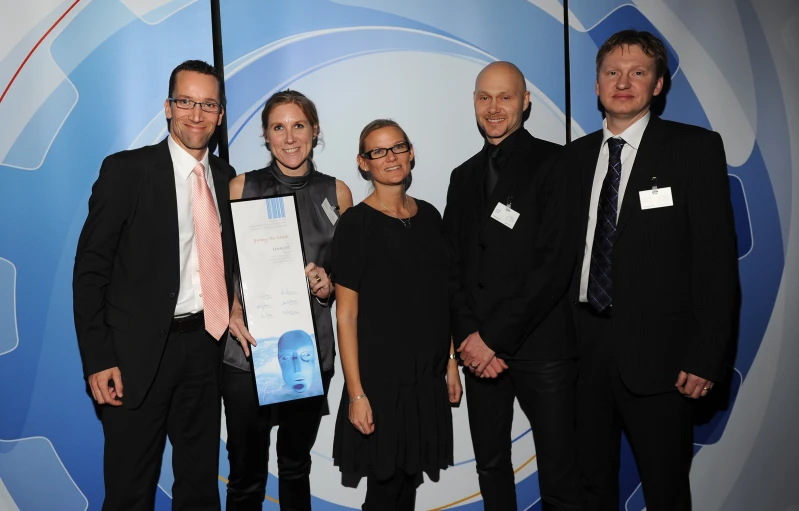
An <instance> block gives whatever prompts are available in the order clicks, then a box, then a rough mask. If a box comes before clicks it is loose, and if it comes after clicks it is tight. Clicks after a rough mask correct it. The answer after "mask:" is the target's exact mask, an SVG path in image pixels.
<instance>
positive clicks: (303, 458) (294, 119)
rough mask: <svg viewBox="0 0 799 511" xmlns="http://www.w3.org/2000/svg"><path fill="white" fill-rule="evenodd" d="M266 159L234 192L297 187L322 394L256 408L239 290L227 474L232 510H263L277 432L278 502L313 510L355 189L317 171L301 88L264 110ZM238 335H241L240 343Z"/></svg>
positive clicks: (230, 367)
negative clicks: (315, 452) (347, 219)
mask: <svg viewBox="0 0 799 511" xmlns="http://www.w3.org/2000/svg"><path fill="white" fill-rule="evenodd" d="M261 125H262V127H263V130H264V131H263V133H264V140H265V141H266V147H267V149H269V152H270V153H271V156H272V161H271V162H270V164H269V166H267V167H266V168H263V169H260V170H253V171H251V172H247V173H245V174H242V175H239V176H237V177H235V178H234V179H233V180H232V181H231V182H230V198H231V199H238V198H248V197H261V196H264V195H272V194H278V193H290V192H294V193H295V195H296V197H297V211H298V213H299V217H300V222H301V223H302V234H303V249H304V251H305V256H306V258H307V259H308V261H313V262H309V263H308V266H306V268H305V274H306V276H307V277H308V281H309V284H310V287H311V293H313V295H314V296H315V297H316V300H314V302H313V314H314V321H315V323H316V335H317V339H316V340H317V344H318V345H319V353H320V366H321V369H322V381H323V386H324V389H325V396H320V397H311V398H305V399H300V400H297V401H289V402H286V403H281V404H279V405H272V406H262V407H260V408H259V407H258V398H257V396H256V394H255V389H254V387H253V385H252V375H251V374H250V373H249V371H250V364H249V362H248V360H247V357H249V354H250V351H249V344H253V345H254V344H255V340H254V339H253V338H252V336H251V335H250V333H249V332H248V331H247V328H246V326H245V325H244V320H243V318H242V309H241V304H240V302H239V300H238V297H235V299H234V303H233V311H232V312H231V317H230V333H231V335H232V336H233V341H232V342H231V341H230V340H228V342H227V343H226V345H225V348H224V363H223V364H222V397H223V398H224V401H225V417H226V425H227V433H228V439H227V450H228V460H229V461H230V477H229V480H228V487H227V509H228V511H234V510H236V511H238V510H256V509H257V510H259V511H260V509H261V507H262V503H263V500H264V494H265V490H266V478H267V461H268V456H269V433H270V430H271V429H272V426H275V425H279V426H280V429H278V433H277V465H278V478H279V483H278V486H279V488H278V491H279V493H280V509H286V510H289V509H290V510H298V509H302V510H308V511H310V509H311V488H310V480H309V475H310V472H311V447H313V444H314V442H315V441H316V434H317V431H318V430H319V423H320V421H321V419H322V415H325V414H327V413H328V408H327V388H328V385H329V383H330V378H331V377H332V376H333V360H334V358H335V349H334V344H335V341H334V339H333V323H332V318H331V314H330V304H331V303H332V296H331V293H332V291H333V289H332V283H331V282H330V278H329V277H328V275H327V273H326V271H325V268H330V259H331V244H332V243H331V242H332V240H333V232H334V231H335V224H336V223H337V216H338V215H337V211H339V210H340V212H341V213H343V212H344V211H345V210H346V209H347V208H349V207H350V206H352V195H351V194H350V190H349V188H347V185H345V184H344V183H343V182H341V181H338V180H336V179H335V178H333V177H330V176H326V175H325V174H322V173H321V172H318V171H317V170H316V166H315V165H314V163H313V160H312V155H313V148H314V147H316V144H317V141H318V140H319V116H318V114H317V112H316V106H315V105H314V104H313V102H312V101H311V100H310V99H308V98H307V97H305V96H304V95H303V94H301V93H299V92H297V91H290V90H287V91H282V92H278V93H275V94H274V95H272V97H271V98H269V99H268V100H267V102H266V104H265V105H264V109H263V112H262V113H261ZM235 340H238V341H239V342H238V343H236V342H235Z"/></svg>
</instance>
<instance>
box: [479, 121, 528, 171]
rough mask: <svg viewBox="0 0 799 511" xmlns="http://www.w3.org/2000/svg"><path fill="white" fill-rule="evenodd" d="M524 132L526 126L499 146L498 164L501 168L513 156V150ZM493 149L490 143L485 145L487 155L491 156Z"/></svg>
mask: <svg viewBox="0 0 799 511" xmlns="http://www.w3.org/2000/svg"><path fill="white" fill-rule="evenodd" d="M522 131H524V126H519V129H517V130H516V131H514V132H513V133H511V134H510V135H508V136H507V137H505V138H504V139H503V140H502V142H500V143H499V144H498V151H499V152H498V153H497V160H498V161H497V163H498V164H499V166H500V167H501V166H502V165H503V164H504V163H505V162H506V161H507V159H508V157H509V156H510V155H511V154H513V149H514V148H515V147H516V145H517V144H518V142H519V140H520V139H521V135H522ZM492 147H493V145H492V144H489V143H488V141H486V143H485V147H484V150H485V152H486V155H490V154H491V153H490V151H491V148H492Z"/></svg>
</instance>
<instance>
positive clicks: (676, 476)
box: [563, 30, 738, 511]
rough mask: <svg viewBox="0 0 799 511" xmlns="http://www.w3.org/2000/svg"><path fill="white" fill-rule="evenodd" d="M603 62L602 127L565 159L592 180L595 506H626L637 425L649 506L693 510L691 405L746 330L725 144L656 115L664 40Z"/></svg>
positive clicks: (587, 291)
mask: <svg viewBox="0 0 799 511" xmlns="http://www.w3.org/2000/svg"><path fill="white" fill-rule="evenodd" d="M596 63H597V79H596V93H597V95H598V96H599V101H600V102H601V104H602V106H603V107H604V110H605V121H604V125H603V128H602V129H601V130H599V131H597V132H595V133H592V134H590V135H587V136H585V137H583V138H581V139H579V140H577V141H575V142H574V143H572V144H571V145H570V146H569V148H568V150H567V154H566V156H565V158H564V160H563V163H564V165H565V166H564V167H563V168H564V169H571V170H572V171H574V170H577V171H578V172H579V179H580V180H581V184H580V185H579V186H578V190H579V193H580V194H581V198H580V200H579V203H575V204H574V208H575V209H578V210H579V213H580V218H581V220H582V221H581V231H580V233H579V234H578V240H579V243H580V244H581V248H580V249H579V252H580V254H581V256H582V257H580V263H581V264H579V265H578V268H577V271H576V276H575V278H574V279H573V284H572V292H571V293H572V300H573V303H574V304H575V305H576V307H577V312H576V317H577V324H578V335H579V342H578V344H579V354H580V359H579V360H580V362H579V379H578V385H577V395H578V397H577V403H578V404H577V407H578V408H577V409H578V411H577V416H578V435H579V449H578V452H579V460H580V462H579V463H580V468H581V473H582V480H583V484H584V487H585V489H586V494H587V507H586V509H589V510H613V511H616V510H617V509H618V505H619V504H618V502H619V488H618V470H619V456H620V454H619V449H620V441H621V431H622V428H624V430H625V431H626V432H627V435H628V439H629V441H630V444H631V445H632V449H633V453H634V455H635V460H636V463H637V465H638V469H639V472H640V475H641V481H642V485H643V492H644V499H645V501H646V507H647V509H648V510H649V511H658V510H668V511H678V510H688V509H690V507H691V495H690V488H689V480H688V472H689V468H690V464H691V458H692V455H693V450H692V449H693V442H692V431H693V430H692V423H691V402H692V400H693V399H697V398H699V397H701V396H705V395H707V393H708V392H710V391H711V389H712V388H713V382H715V381H718V380H720V379H721V378H723V377H724V373H725V357H726V355H727V353H728V350H729V346H730V344H731V342H732V341H733V331H734V326H735V324H736V321H737V316H736V314H737V307H736V300H737V284H738V273H737V272H738V263H737V251H736V240H735V230H734V225H733V215H732V206H731V203H730V196H729V182H728V177H727V166H726V160H725V156H724V146H723V145H722V141H721V137H719V135H718V134H717V133H714V132H711V131H707V130H705V129H702V128H698V127H695V126H689V125H685V124H679V123H676V122H669V121H663V120H660V119H659V118H657V117H655V116H653V115H651V113H650V104H651V103H652V99H653V98H654V97H656V96H658V95H659V94H660V93H661V92H662V90H663V80H664V76H665V74H666V72H667V71H668V66H667V53H666V48H665V46H664V45H663V43H662V42H661V41H660V40H659V39H657V38H656V37H655V36H653V35H652V34H650V33H648V32H637V31H635V30H627V31H623V32H619V33H617V34H615V35H613V36H611V37H610V39H608V40H607V41H606V42H605V43H604V45H603V46H602V47H601V48H600V49H599V52H598V53H597V58H596ZM583 243H584V245H583Z"/></svg>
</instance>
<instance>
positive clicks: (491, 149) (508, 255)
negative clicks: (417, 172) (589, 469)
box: [444, 62, 580, 511]
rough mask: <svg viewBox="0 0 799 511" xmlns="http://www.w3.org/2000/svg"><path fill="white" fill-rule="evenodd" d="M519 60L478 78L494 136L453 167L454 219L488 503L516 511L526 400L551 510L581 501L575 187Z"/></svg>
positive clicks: (483, 117)
mask: <svg viewBox="0 0 799 511" xmlns="http://www.w3.org/2000/svg"><path fill="white" fill-rule="evenodd" d="M526 83H527V82H526V81H525V79H524V76H523V75H522V73H521V71H520V70H519V68H517V67H516V66H515V65H513V64H511V63H509V62H494V63H492V64H489V65H488V66H486V67H485V68H484V69H483V70H482V71H481V72H480V74H479V75H478V76H477V81H476V83H475V91H474V111H475V116H476V118H477V125H478V127H479V129H480V132H481V133H482V135H483V136H484V138H485V146H484V147H483V148H482V149H481V150H480V151H479V152H478V153H477V154H475V155H474V156H472V157H471V158H470V159H469V160H467V161H466V162H465V163H463V164H462V165H461V166H459V167H458V168H456V169H455V170H454V171H452V176H451V178H450V185H449V191H448V193H447V207H446V210H445V212H444V226H445V235H446V237H447V241H448V243H449V245H450V248H451V250H452V254H453V257H454V261H453V264H452V273H451V318H452V333H453V338H454V340H455V345H456V346H458V352H459V353H460V358H461V361H462V362H463V366H464V374H465V377H466V395H467V398H468V403H467V406H468V412H469V426H470V429H471V434H472V443H473V445H474V453H475V459H476V466H477V474H478V478H479V481H480V490H481V492H482V496H483V500H484V503H485V509H486V510H502V511H504V510H515V509H516V492H515V483H514V475H513V464H512V462H511V425H512V422H513V402H514V398H516V399H518V400H519V404H520V405H521V408H522V410H523V411H524V413H525V414H526V415H527V418H528V419H529V420H530V425H531V426H532V430H533V436H534V439H535V444H536V450H535V453H533V452H530V456H533V454H535V455H536V456H537V463H538V478H539V485H540V489H541V501H542V505H543V509H545V510H550V509H580V505H579V503H580V498H579V484H578V480H577V470H576V460H575V448H574V446H575V436H574V399H575V396H574V393H575V381H576V372H577V369H576V362H575V356H576V346H575V340H574V339H575V336H574V333H573V330H572V325H573V323H572V319H571V316H570V308H569V305H568V302H567V300H566V291H567V288H568V284H569V279H570V276H571V274H572V271H573V267H574V264H575V260H576V257H575V256H574V253H575V250H574V247H572V246H567V243H573V242H572V239H574V238H575V236H573V235H572V233H571V231H572V230H573V226H574V225H575V223H576V222H575V221H573V220H572V219H574V215H573V214H571V212H569V211H568V210H567V209H566V206H567V205H568V204H569V200H567V199H564V194H565V193H568V191H569V189H570V187H571V185H570V184H569V183H568V182H567V181H566V175H565V174H563V173H554V172H552V171H551V169H552V161H553V160H554V159H555V155H556V153H558V151H559V146H558V145H556V144H553V143H550V142H545V141H543V140H539V139H537V138H535V137H533V136H532V135H530V133H528V132H527V130H525V129H524V128H523V127H522V123H523V122H524V116H525V112H526V111H527V109H528V108H529V106H530V93H529V92H528V91H527V85H526Z"/></svg>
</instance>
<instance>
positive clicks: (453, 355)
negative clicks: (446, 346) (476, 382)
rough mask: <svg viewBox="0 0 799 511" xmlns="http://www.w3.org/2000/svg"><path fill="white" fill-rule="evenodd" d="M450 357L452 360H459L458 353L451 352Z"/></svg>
mask: <svg viewBox="0 0 799 511" xmlns="http://www.w3.org/2000/svg"><path fill="white" fill-rule="evenodd" d="M449 359H450V360H458V355H457V354H455V353H450V354H449Z"/></svg>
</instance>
